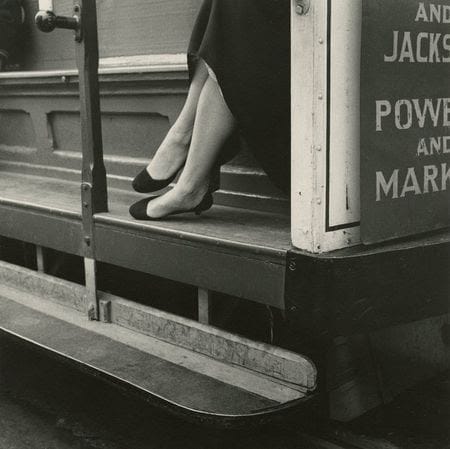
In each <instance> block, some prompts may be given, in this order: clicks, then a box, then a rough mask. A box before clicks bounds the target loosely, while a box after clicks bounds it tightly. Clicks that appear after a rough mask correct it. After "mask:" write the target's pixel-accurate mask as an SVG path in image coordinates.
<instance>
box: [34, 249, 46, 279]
mask: <svg viewBox="0 0 450 449" xmlns="http://www.w3.org/2000/svg"><path fill="white" fill-rule="evenodd" d="M36 264H37V271H38V272H39V273H45V256H44V248H42V246H40V245H36Z"/></svg>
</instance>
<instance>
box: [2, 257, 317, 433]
mask: <svg viewBox="0 0 450 449" xmlns="http://www.w3.org/2000/svg"><path fill="white" fill-rule="evenodd" d="M83 293H84V288H83V287H82V286H79V285H75V284H72V283H70V282H67V281H63V280H60V279H56V278H53V277H51V276H48V275H45V274H42V273H37V272H34V271H30V270H27V269H24V268H20V267H16V266H13V265H10V264H7V263H4V262H1V263H0V333H2V334H7V335H9V336H10V337H12V338H16V339H18V340H20V341H24V342H27V343H29V344H32V345H34V346H35V347H36V348H40V349H42V350H45V351H48V352H50V353H52V354H53V355H54V356H56V357H58V358H61V359H63V360H65V361H66V362H69V363H71V364H73V365H75V366H76V367H78V368H82V369H84V370H86V371H87V372H89V373H90V374H93V375H95V376H98V377H99V378H102V379H105V380H107V381H109V382H111V383H113V384H116V385H117V386H119V387H121V388H122V389H125V390H127V391H129V392H130V393H133V394H137V395H139V396H141V397H143V398H144V399H145V400H147V401H149V402H150V403H152V404H154V405H156V406H160V407H163V408H165V409H167V410H169V411H172V412H174V413H177V414H182V415H183V416H184V417H186V418H188V419H195V420H201V421H202V422H205V421H206V422H210V423H214V424H220V425H223V424H226V425H233V424H236V425H239V424H240V423H242V422H245V423H247V424H248V423H249V422H258V423H259V422H261V421H265V420H268V419H273V418H275V417H277V416H283V415H284V414H285V413H287V412H288V411H292V410H297V409H298V408H301V407H302V406H303V405H304V404H305V403H306V402H307V401H308V400H309V399H310V398H311V397H312V394H311V393H312V392H313V390H314V388H315V385H316V369H315V367H314V365H313V364H312V363H311V362H310V361H309V360H308V359H306V358H305V357H303V356H301V355H299V354H295V353H292V352H289V351H285V350H283V349H280V348H276V347H273V346H270V345H266V344H262V343H257V342H254V341H251V340H247V339H245V338H241V337H238V336H236V335H233V334H230V333H227V332H224V331H222V330H219V329H216V328H212V327H210V326H205V325H202V324H200V323H197V322H195V321H192V320H188V319H184V318H181V317H178V316H175V315H172V314H168V313H165V312H161V311H158V310H155V309H151V308H149V307H145V306H141V305H138V304H135V303H133V302H130V301H126V300H124V299H122V298H117V297H113V296H111V295H106V294H104V295H102V304H103V306H104V307H106V306H107V307H108V308H109V310H110V313H111V315H110V317H111V323H104V322H93V321H88V320H87V319H86V318H85V315H84V314H83V313H81V312H80V310H81V309H82V308H83Z"/></svg>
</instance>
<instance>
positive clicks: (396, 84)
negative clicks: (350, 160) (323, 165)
mask: <svg viewBox="0 0 450 449" xmlns="http://www.w3.org/2000/svg"><path fill="white" fill-rule="evenodd" d="M361 56H362V61H361V237H362V240H363V242H365V243H374V242H379V241H383V240H388V239H391V238H397V237H403V236H407V235H412V234H417V233H421V232H426V231H431V230H435V229H440V228H443V227H447V226H449V218H450V216H449V204H450V196H449V192H450V0H441V1H440V2H439V3H437V2H434V1H417V0H364V2H363V24H362V53H361Z"/></svg>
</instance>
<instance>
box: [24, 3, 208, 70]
mask: <svg viewBox="0 0 450 449" xmlns="http://www.w3.org/2000/svg"><path fill="white" fill-rule="evenodd" d="M24 3H25V9H26V12H27V25H26V31H25V32H24V48H25V49H26V51H25V58H24V68H25V69H26V70H52V69H62V68H74V67H75V51H74V44H73V35H72V33H71V32H70V31H67V30H55V31H54V32H53V33H50V34H44V33H41V32H39V31H38V30H37V29H36V27H35V26H34V24H33V19H34V15H35V14H36V12H37V9H38V5H37V4H38V2H37V0H25V2H24ZM200 4H201V0H121V1H119V0H97V10H98V22H99V24H98V28H99V40H100V57H102V58H104V57H112V56H123V55H146V54H166V53H184V52H185V51H186V49H187V45H188V40H189V36H190V33H191V30H192V26H193V23H194V20H195V17H196V14H197V11H198V8H199V6H200ZM71 9H72V0H57V1H55V12H56V13H57V14H59V15H71Z"/></svg>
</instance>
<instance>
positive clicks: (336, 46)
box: [329, 0, 362, 226]
mask: <svg viewBox="0 0 450 449" xmlns="http://www.w3.org/2000/svg"><path fill="white" fill-rule="evenodd" d="M361 20H362V1H361V0H333V2H332V11H331V22H332V26H331V39H330V42H331V89H330V92H329V95H330V119H331V120H330V124H329V126H330V143H331V151H330V167H329V170H330V204H329V208H330V226H339V225H343V224H346V223H354V222H356V221H359V219H360V207H359V205H360V198H359V196H360V195H359V190H360V189H359V150H360V104H359V102H360V72H361Z"/></svg>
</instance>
